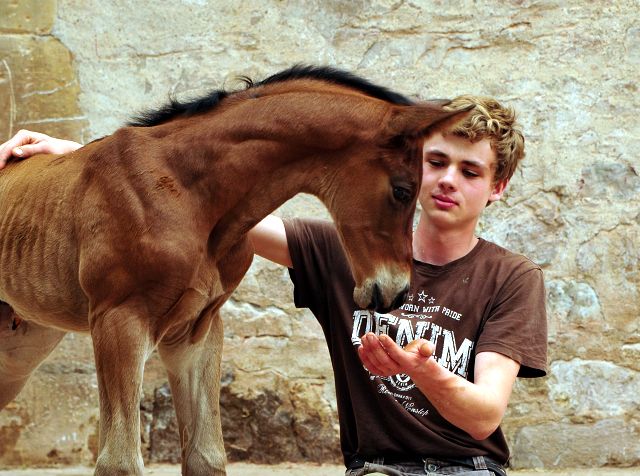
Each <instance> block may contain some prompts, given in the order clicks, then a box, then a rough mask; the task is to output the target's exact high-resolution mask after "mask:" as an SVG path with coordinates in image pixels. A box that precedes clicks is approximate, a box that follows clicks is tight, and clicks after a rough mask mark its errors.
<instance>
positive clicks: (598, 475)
mask: <svg viewBox="0 0 640 476" xmlns="http://www.w3.org/2000/svg"><path fill="white" fill-rule="evenodd" d="M147 469H148V474H149V476H179V475H180V466H178V465H150V466H148V467H147ZM227 473H228V476H300V475H304V476H343V475H344V468H343V467H342V466H337V465H317V464H295V463H283V464H279V465H261V464H245V463H232V464H229V465H228V467H227ZM509 474H510V475H513V476H640V467H633V468H595V469H586V468H579V469H564V470H557V471H509ZM92 475H93V469H92V468H87V467H73V468H55V469H52V468H49V469H33V468H23V469H11V470H4V471H3V470H0V476H92Z"/></svg>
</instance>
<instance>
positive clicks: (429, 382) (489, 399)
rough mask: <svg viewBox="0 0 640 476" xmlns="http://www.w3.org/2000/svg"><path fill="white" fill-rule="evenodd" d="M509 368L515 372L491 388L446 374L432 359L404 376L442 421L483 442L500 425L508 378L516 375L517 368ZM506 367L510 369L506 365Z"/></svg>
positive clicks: (509, 373)
mask: <svg viewBox="0 0 640 476" xmlns="http://www.w3.org/2000/svg"><path fill="white" fill-rule="evenodd" d="M480 355H482V354H479V356H480ZM504 358H505V359H506V357H504ZM500 360H501V359H500ZM509 360H510V359H509ZM511 362H513V361H511ZM502 364H503V365H504V364H505V363H502ZM513 364H515V366H514V367H515V370H514V369H513V368H511V371H506V372H504V374H503V375H502V376H500V377H499V376H496V378H495V380H494V382H493V383H494V385H490V386H487V385H484V384H477V383H472V382H469V381H468V380H465V379H464V378H462V377H460V376H459V375H456V374H454V373H452V372H450V371H448V370H447V369H445V368H444V367H442V366H441V365H440V364H438V363H437V362H436V361H435V360H434V359H433V358H430V359H429V360H428V361H427V362H426V363H425V364H424V365H422V366H420V367H418V368H417V369H416V370H414V371H413V372H410V373H409V374H408V375H409V377H411V380H412V381H413V382H414V383H415V384H416V386H417V387H418V388H419V389H420V391H421V392H422V393H424V394H425V396H426V397H427V398H428V399H429V401H430V402H431V403H432V404H433V406H434V407H435V408H436V409H437V410H438V412H439V413H440V414H441V415H442V417H443V418H444V419H446V420H447V421H448V422H449V423H451V424H452V425H455V426H457V427H458V428H460V429H461V430H464V431H465V432H467V433H469V435H471V436H472V437H473V438H475V439H477V440H483V439H485V438H487V437H489V436H490V435H491V434H492V433H493V432H494V431H495V430H496V429H497V428H498V426H499V425H500V422H501V421H502V417H503V415H504V411H505V409H506V406H507V402H508V400H509V396H510V394H511V388H512V386H513V380H514V379H515V377H513V379H512V378H511V375H513V373H514V371H515V374H517V371H518V370H517V369H518V367H519V365H518V364H517V363H516V362H513ZM506 365H507V366H508V367H512V366H511V365H510V364H509V363H506ZM490 372H492V373H493V371H490ZM486 380H491V377H489V376H488V375H486V374H485V375H484V376H483V382H484V381H486Z"/></svg>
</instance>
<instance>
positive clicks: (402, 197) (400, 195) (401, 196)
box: [393, 187, 411, 203]
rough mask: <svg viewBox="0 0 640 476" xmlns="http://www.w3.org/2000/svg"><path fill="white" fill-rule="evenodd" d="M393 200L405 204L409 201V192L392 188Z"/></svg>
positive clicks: (400, 188) (399, 188)
mask: <svg viewBox="0 0 640 476" xmlns="http://www.w3.org/2000/svg"><path fill="white" fill-rule="evenodd" d="M393 198H395V199H396V200H398V201H399V202H400V203H407V202H409V201H410V200H411V192H410V191H409V190H407V189H406V188H403V187H393Z"/></svg>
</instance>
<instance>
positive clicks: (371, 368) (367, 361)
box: [358, 346, 385, 377]
mask: <svg viewBox="0 0 640 476" xmlns="http://www.w3.org/2000/svg"><path fill="white" fill-rule="evenodd" d="M358 355H359V356H360V360H361V361H362V364H363V365H364V366H365V367H366V369H367V370H368V371H369V372H371V373H372V374H373V375H378V376H380V377H382V376H384V375H385V371H384V370H383V369H381V368H379V367H377V366H376V365H374V363H373V362H371V359H369V357H368V356H367V353H366V351H365V350H364V347H363V346H360V347H358Z"/></svg>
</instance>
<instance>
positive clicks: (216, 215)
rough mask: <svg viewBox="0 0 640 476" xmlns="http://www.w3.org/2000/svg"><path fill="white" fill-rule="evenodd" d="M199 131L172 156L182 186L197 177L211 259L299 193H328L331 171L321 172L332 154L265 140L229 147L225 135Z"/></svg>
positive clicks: (187, 132) (189, 132) (187, 135)
mask: <svg viewBox="0 0 640 476" xmlns="http://www.w3.org/2000/svg"><path fill="white" fill-rule="evenodd" d="M202 130H203V128H196V127H190V128H185V129H184V132H183V134H182V135H181V140H180V142H181V143H183V144H184V146H183V148H182V149H181V150H175V149H174V151H173V152H172V154H171V155H172V156H173V157H180V160H179V163H178V164H177V165H175V166H174V167H173V168H174V171H175V173H176V174H177V175H179V176H181V177H182V178H181V181H182V182H183V183H188V182H189V181H190V180H192V179H190V178H189V177H191V176H198V177H199V179H198V180H197V184H196V187H198V188H199V190H198V192H197V193H199V194H200V196H202V195H205V196H207V197H205V199H204V200H202V204H203V210H201V213H203V214H205V216H207V217H209V218H210V219H211V226H212V232H211V234H210V238H209V248H210V251H211V252H212V253H213V255H214V257H217V258H220V257H221V256H223V255H224V254H225V253H226V252H227V251H228V250H229V249H230V248H231V247H232V246H233V245H234V244H235V243H236V242H237V241H238V240H239V239H240V238H241V237H242V236H243V235H245V234H246V233H247V232H248V231H249V230H250V229H251V228H252V227H253V226H254V225H256V224H257V223H258V222H259V221H260V220H261V219H262V218H264V217H265V216H267V215H268V214H269V213H270V212H272V211H273V210H275V209H276V208H278V207H279V206H280V205H282V204H283V203H284V202H286V201H287V200H288V199H290V198H292V197H293V196H295V195H296V194H298V193H299V192H306V193H311V194H314V195H316V196H319V197H320V198H321V199H322V198H323V195H324V191H325V190H326V189H328V188H329V187H328V186H327V184H328V183H329V182H330V180H331V172H326V170H331V171H333V170H335V166H333V167H329V168H328V169H327V168H326V167H325V165H326V164H327V162H329V161H333V160H335V159H333V158H332V157H331V156H332V155H333V154H329V153H325V154H321V153H319V152H318V150H317V149H316V148H313V147H305V146H304V145H300V144H299V143H294V142H293V141H288V140H285V141H273V140H271V138H269V137H267V138H264V137H260V138H251V137H244V138H243V140H242V141H239V142H236V143H232V142H230V141H229V140H228V139H227V137H226V136H225V133H224V132H223V133H219V132H218V133H216V134H215V137H214V136H213V135H209V136H206V134H205V136H204V137H203V135H202ZM227 134H228V133H227ZM172 147H174V148H175V147H176V145H175V141H174V144H173V145H172ZM335 155H339V153H336V154H335ZM194 183H196V182H194Z"/></svg>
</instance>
